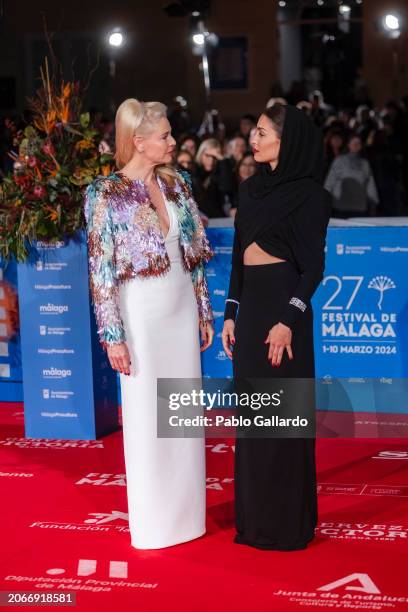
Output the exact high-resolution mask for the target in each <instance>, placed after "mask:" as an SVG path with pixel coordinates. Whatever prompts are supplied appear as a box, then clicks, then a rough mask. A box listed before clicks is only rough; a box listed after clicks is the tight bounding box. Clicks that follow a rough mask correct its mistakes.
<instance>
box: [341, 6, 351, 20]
mask: <svg viewBox="0 0 408 612" xmlns="http://www.w3.org/2000/svg"><path fill="white" fill-rule="evenodd" d="M339 12H340V13H341V14H342V15H344V16H345V17H348V16H349V15H350V13H351V8H350V7H349V5H348V4H340V6H339Z"/></svg>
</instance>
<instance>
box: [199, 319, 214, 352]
mask: <svg viewBox="0 0 408 612" xmlns="http://www.w3.org/2000/svg"><path fill="white" fill-rule="evenodd" d="M200 332H201V340H202V342H203V344H202V345H201V347H200V351H201V352H203V351H205V350H206V349H208V347H209V346H211V344H212V341H213V338H214V328H213V326H212V324H211V322H210V321H205V322H204V323H200Z"/></svg>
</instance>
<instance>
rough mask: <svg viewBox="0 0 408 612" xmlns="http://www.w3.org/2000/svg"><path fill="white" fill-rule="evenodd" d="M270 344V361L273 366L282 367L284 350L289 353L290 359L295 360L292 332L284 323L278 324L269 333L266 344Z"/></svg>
mask: <svg viewBox="0 0 408 612" xmlns="http://www.w3.org/2000/svg"><path fill="white" fill-rule="evenodd" d="M268 342H269V352H268V361H270V362H271V365H272V366H280V364H281V361H282V355H283V352H284V350H285V349H286V350H287V351H288V355H289V359H293V353H292V347H291V342H292V330H291V329H290V327H288V326H287V325H284V324H283V323H277V324H276V325H274V326H273V327H272V328H271V329H270V330H269V332H268V335H267V337H266V340H265V344H267V343H268Z"/></svg>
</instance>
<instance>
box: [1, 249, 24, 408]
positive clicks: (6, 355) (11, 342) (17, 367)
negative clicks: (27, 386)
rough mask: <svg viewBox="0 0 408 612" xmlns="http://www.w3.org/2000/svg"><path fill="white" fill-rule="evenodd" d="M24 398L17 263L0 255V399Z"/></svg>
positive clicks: (19, 400) (16, 400) (13, 400)
mask: <svg viewBox="0 0 408 612" xmlns="http://www.w3.org/2000/svg"><path fill="white" fill-rule="evenodd" d="M22 400H23V384H22V368H21V350H20V325H19V317H18V290H17V266H16V263H15V261H13V260H11V261H10V262H9V263H8V265H6V264H5V262H4V261H3V260H1V259H0V401H3V402H21V401H22Z"/></svg>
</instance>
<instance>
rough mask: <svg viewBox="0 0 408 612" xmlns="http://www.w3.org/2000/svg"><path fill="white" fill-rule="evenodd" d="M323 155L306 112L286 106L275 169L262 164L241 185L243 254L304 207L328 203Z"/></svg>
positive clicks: (239, 220) (318, 134)
mask: <svg viewBox="0 0 408 612" xmlns="http://www.w3.org/2000/svg"><path fill="white" fill-rule="evenodd" d="M323 155H324V147H323V134H322V131H321V129H320V128H319V127H317V126H316V125H315V124H314V123H313V121H312V119H310V118H309V117H308V116H307V115H306V113H305V112H304V111H303V110H300V109H298V108H296V106H292V105H290V104H287V105H286V106H285V119H284V123H283V129H282V135H281V143H280V149H279V158H278V163H277V166H276V168H275V169H274V170H272V168H271V165H270V164H269V163H260V164H258V167H257V171H256V172H255V174H254V175H253V176H252V177H250V178H249V179H247V180H245V181H243V182H242V183H241V188H240V199H239V206H238V210H237V214H236V227H238V228H239V232H240V239H241V244H242V247H243V250H245V248H246V247H247V246H248V245H249V244H251V242H253V241H254V240H255V239H256V238H257V237H259V235H260V234H261V233H265V232H267V230H268V229H270V228H271V227H273V226H274V225H276V224H277V223H278V222H279V221H281V220H282V219H283V218H284V217H285V216H287V215H289V214H290V213H291V212H292V211H293V210H294V209H295V208H297V207H298V206H300V205H301V204H304V203H306V202H308V205H310V206H313V202H315V203H317V201H316V198H318V199H320V198H322V199H324V200H326V201H327V192H326V190H325V189H324V188H323V187H322V185H321V182H322V179H323ZM311 212H312V211H311Z"/></svg>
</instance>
